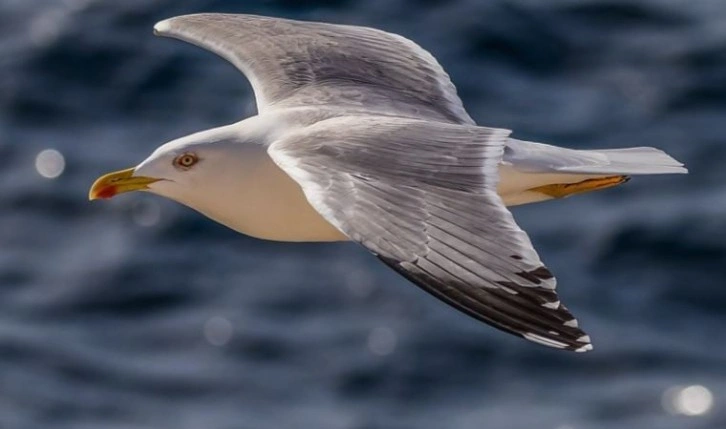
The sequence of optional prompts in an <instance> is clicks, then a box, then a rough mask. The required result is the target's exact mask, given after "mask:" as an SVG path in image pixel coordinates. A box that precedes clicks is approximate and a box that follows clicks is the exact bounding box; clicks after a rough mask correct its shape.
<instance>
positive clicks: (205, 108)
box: [0, 0, 726, 429]
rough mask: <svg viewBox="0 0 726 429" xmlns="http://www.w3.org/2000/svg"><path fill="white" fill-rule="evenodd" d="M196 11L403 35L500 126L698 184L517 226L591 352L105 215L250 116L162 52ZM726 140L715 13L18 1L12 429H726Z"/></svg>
mask: <svg viewBox="0 0 726 429" xmlns="http://www.w3.org/2000/svg"><path fill="white" fill-rule="evenodd" d="M201 11H225V12H247V13H259V14H269V15H275V16H285V17H292V18H305V19H316V20H325V21H335V22H342V23H355V24H362V25H370V26H376V27H380V28H383V29H386V30H390V31H394V32H398V33H401V34H403V35H405V36H407V37H409V38H412V39H414V40H416V41H417V42H419V43H420V44H421V45H423V46H424V47H426V48H427V49H429V50H430V51H431V52H432V53H433V54H434V55H435V56H437V58H439V59H440V61H441V63H442V64H443V65H444V67H445V68H446V69H447V70H448V71H449V73H450V74H451V76H452V78H453V80H454V82H455V83H456V85H457V87H458V89H459V93H460V95H461V97H462V99H463V100H464V103H465V105H466V106H467V108H468V110H469V112H470V113H471V115H472V117H474V118H475V119H476V120H477V121H478V122H479V123H481V124H485V125H490V126H498V127H506V128H511V129H514V130H516V131H515V135H516V136H518V137H520V138H525V139H534V140H538V141H544V142H550V143H556V144H559V145H563V146H569V147H580V148H595V147H623V146H641V145H651V146H656V147H659V148H662V149H665V150H667V151H668V152H669V153H671V154H672V155H674V156H675V157H676V158H678V159H680V160H681V161H683V162H685V163H686V164H687V166H688V167H689V168H690V170H691V174H690V175H688V176H664V177H649V178H638V180H633V181H631V182H630V183H629V184H628V185H627V186H625V187H621V188H618V189H614V190H608V191H604V192H601V193H598V194H591V195H587V196H580V197H575V198H572V199H569V200H565V201H558V202H551V203H544V204H540V205H534V206H529V207H523V208H517V209H516V210H515V216H516V217H517V219H518V220H519V222H520V224H521V225H522V226H523V227H524V228H525V229H526V230H528V231H529V233H530V236H531V237H532V239H533V241H534V243H535V245H536V246H537V248H538V249H539V251H540V254H541V255H542V256H543V259H544V260H545V261H546V262H547V263H548V265H549V266H550V268H551V269H552V270H553V271H554V272H555V273H556V274H557V275H558V277H559V280H560V282H559V284H560V287H559V290H560V295H561V297H562V299H563V300H564V301H565V302H566V303H567V305H568V307H569V308H570V309H571V310H572V311H573V312H574V313H575V314H576V315H577V316H578V317H579V319H580V322H581V323H582V325H583V326H584V327H585V328H586V329H587V331H588V332H589V333H590V335H591V336H592V337H593V340H594V344H595V351H594V352H592V353H588V354H584V355H581V354H578V355H575V354H568V353H563V352H558V351H553V350H549V349H545V348H542V347H538V346H536V345H533V344H531V343H528V342H525V341H522V340H520V339H517V338H514V337H510V336H507V335H505V334H502V333H500V332H498V331H495V330H493V329H490V328H488V327H486V326H484V325H481V324H479V323H477V322H475V321H474V320H472V319H469V318H467V317H465V316H463V315H460V314H459V313H456V312H455V311H453V310H451V309H450V308H448V307H446V306H444V305H442V304H440V303H439V302H438V301H436V300H435V299H433V298H432V297H429V296H428V295H426V294H425V293H423V292H421V291H420V290H418V289H417V288H415V287H413V286H412V285H410V284H408V283H407V282H406V281H405V280H404V279H402V278H399V277H398V276H397V275H395V274H394V273H392V272H390V271H388V270H387V269H386V268H385V267H384V266H382V265H381V264H379V263H378V262H377V261H376V260H375V258H373V257H371V256H369V255H368V254H367V253H366V252H365V251H364V250H363V249H362V248H358V247H356V246H354V245H351V244H333V245H330V244H326V245H323V244H280V243H269V242H262V241H258V240H254V239H251V238H247V237H244V236H241V235H238V234H236V233H233V232H232V231H230V230H227V229H225V228H223V227H221V226H218V225H215V224H213V223H212V222H211V221H208V220H207V219H205V218H203V217H202V216H200V215H198V214H196V213H194V212H192V211H191V210H189V209H186V208H183V207H181V206H178V205H176V204H174V203H171V202H168V201H164V200H162V199H161V198H158V197H155V196H152V195H139V194H136V195H128V196H123V197H120V198H118V199H115V200H111V201H110V202H103V203H89V202H88V201H86V193H87V190H88V187H89V185H90V183H91V182H92V181H93V180H94V179H95V178H96V177H97V176H98V175H100V174H101V173H105V172H107V171H111V170H116V169H120V168H125V167H129V166H133V165H135V164H136V163H137V162H138V161H140V160H141V159H143V158H144V157H146V155H147V154H148V153H150V152H151V151H152V150H153V149H154V148H155V147H156V146H158V145H159V144H161V143H162V142H164V141H167V140H170V139H172V138H175V137H179V136H181V135H184V134H187V133H189V132H191V131H195V130H199V129H203V128H209V127H212V126H216V125H221V124H225V123H230V122H233V121H236V120H238V119H240V118H241V117H243V116H248V115H250V114H252V113H253V112H254V104H253V100H252V98H251V92H250V88H249V86H248V83H247V82H246V81H245V80H244V79H243V78H242V77H241V76H240V75H238V73H237V72H236V71H235V69H234V68H233V67H232V66H230V65H228V64H227V63H225V62H223V61H222V60H220V59H217V58H216V57H215V56H213V55H212V54H209V53H207V52H204V51H202V50H199V49H197V48H194V47H192V46H189V45H186V44H184V43H182V42H177V41H172V40H165V39H159V38H155V37H153V36H152V35H151V27H152V26H153V24H154V23H155V22H156V21H158V20H160V19H163V18H167V17H170V16H174V15H178V14H182V13H191V12H201ZM725 128H726V3H724V2H723V1H721V0H712V1H708V0H695V1H680V0H662V1H656V0H649V1H644V0H643V1H641V0H637V1H636V0H633V1H627V0H619V1H616V0H547V1H539V0H511V1H504V0H481V1H476V0H459V1H443V0H365V1H364V0H358V1H354V0H325V1H319V2H315V3H310V2H298V1H294V0H286V1H282V0H281V1H273V0H268V1H263V0H255V1H252V0H246V1H241V0H240V1H232V0H228V1H222V0H217V1H213V0H190V1H181V0H158V1H152V0H123V1H121V0H119V1H111V0H2V1H0V429H35V428H74V429H76V428H79V429H80V428H93V429H96V428H101V429H117V428H118V429H120V428H124V429H127V428H134V429H137V428H138V429H141V428H143V429H147V428H148V429H151V428H153V429H166V428H169V429H187V428H190V429H191V428H195V429H196V428H200V429H228V428H229V429H232V428H274V429H286V428H311V429H328V428H330V429H333V428H336V429H337V428H350V429H369V428H371V429H372V428H392V429H399V428H401V429H402V428H417V429H419V428H420V429H428V428H432V429H433V428H447V429H448V428H472V429H473V428H502V429H518V428H523V429H595V428H634V429H639V428H674V429H675V428H677V429H683V428H687V429H688V428H714V429H718V428H724V427H726V314H725V313H724V310H725V309H726V281H725V279H726V265H725V264H726V180H725V179H726V168H724V165H726V145H724V142H723V139H724V137H723V134H724V132H723V131H724V129H725ZM46 149H54V150H57V151H58V152H59V153H60V154H62V156H63V157H64V163H65V168H64V169H63V171H62V174H60V175H59V176H58V177H57V178H55V179H49V178H45V177H42V175H41V174H39V172H44V173H45V174H46V175H53V172H52V171H51V172H50V173H49V172H48V171H49V169H50V170H52V167H53V165H52V164H53V162H52V161H53V159H54V158H53V156H52V154H51V155H48V152H45V154H46V155H44V156H41V157H40V161H38V162H40V165H39V166H37V167H36V162H37V160H38V158H37V157H38V155H39V153H41V152H42V151H44V150H46ZM55 173H56V174H57V173H58V171H56V172H55ZM693 385H702V386H703V387H702V388H691V389H690V390H685V391H683V390H678V388H677V387H674V386H693ZM669 389H670V390H669ZM705 389H708V390H705ZM694 392H695V393H694ZM699 392H700V396H699V394H698V393H699ZM708 392H710V394H711V395H712V398H711V401H710V407H709V406H708V405H709V401H708V395H707V393H708ZM704 395H705V397H704ZM679 401H680V402H679ZM689 401H690V402H689ZM679 404H680V405H679ZM684 404H685V405H684ZM679 407H680V408H679ZM684 407H685V408H684ZM694 407H695V408H694ZM699 407H700V410H701V411H703V410H704V409H706V408H709V409H708V410H707V411H706V412H705V413H703V414H700V415H696V416H686V415H683V413H686V414H688V412H689V411H688V410H691V411H690V412H691V414H694V412H693V410H698V408H699ZM678 410H680V413H679V412H678ZM684 410H685V411H684ZM695 414H699V413H698V412H696V413H695Z"/></svg>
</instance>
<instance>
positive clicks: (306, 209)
mask: <svg viewBox="0 0 726 429" xmlns="http://www.w3.org/2000/svg"><path fill="white" fill-rule="evenodd" d="M154 32H155V34H157V35H161V36H166V37H173V38H177V39H181V40H184V41H186V42H189V43H192V44H195V45H197V46H200V47H202V48H205V49H208V50H210V51H212V52H214V53H216V54H218V55H220V56H221V57H223V58H225V59H227V60H228V61H230V62H231V63H232V64H234V65H235V66H236V67H237V68H238V69H239V70H240V71H241V72H242V73H243V74H244V75H245V76H246V77H247V78H248V79H249V81H250V83H251V84H252V88H253V90H254V93H255V99H256V103H257V109H258V114H257V116H253V117H250V118H247V119H245V120H243V121H241V122H237V123H235V124H232V125H227V126H223V127H219V128H214V129H211V130H207V131H202V132H199V133H196V134H192V135H189V136H186V137H182V138H179V139H177V140H174V141H171V142H169V143H166V144H164V145H162V146H160V147H159V148H158V149H156V151H154V152H153V153H152V154H151V155H150V156H149V157H148V158H146V159H145V160H144V161H142V162H141V163H140V164H139V165H137V166H136V167H134V168H129V169H127V170H122V171H118V172H114V173H110V174H107V175H105V176H102V177H100V178H99V179H98V180H96V182H95V183H94V184H93V186H92V187H91V190H90V192H89V198H90V199H91V200H93V199H98V198H111V197H113V196H114V195H117V194H120V193H124V192H129V191H148V192H152V193H155V194H158V195H161V196H164V197H167V198H171V199H172V200H176V201H178V202H180V203H182V204H185V205H187V206H189V207H191V208H193V209H195V210H197V211H199V212H201V213H203V214H204V215H206V216H208V217H209V218H211V219H213V220H215V221H217V222H219V223H222V224H224V225H226V226H228V227H230V228H232V229H234V230H236V231H239V232H241V233H244V234H247V235H250V236H253V237H258V238H262V239H267V240H277V241H342V240H350V241H354V242H357V243H360V244H361V245H363V246H364V247H366V248H367V249H368V250H369V251H371V252H372V253H373V254H374V255H376V256H377V257H378V258H379V259H380V260H381V261H383V262H384V263H385V264H386V265H388V266H389V267H391V268H393V269H394V270H396V271H397V272H399V273H400V274H401V275H403V276H404V277H406V278H407V279H409V280H410V281H411V282H413V283H414V284H416V285H417V286H419V287H421V288H422V289H424V290H425V291H427V292H429V293H431V294H432V295H434V296H435V297H437V298H439V299H440V300H442V301H444V302H446V303H447V304H449V305H452V306H453V307H455V308H457V309H458V310H460V311H462V312H464V313H466V314H468V315H470V316H472V317H474V318H476V319H478V320H480V321H483V322H486V323H488V324H490V325H492V326H494V327H496V328H499V329H501V330H503V331H506V332H509V333H512V334H515V335H518V336H521V337H524V338H526V339H528V340H531V341H534V342H536V343H540V344H543V345H546V346H550V347H555V348H559V349H566V350H573V351H577V352H584V351H588V350H591V349H592V345H591V344H590V337H589V336H588V335H587V334H585V332H583V331H582V330H581V329H580V327H579V325H578V322H577V320H576V319H575V318H574V317H573V316H572V315H571V314H570V312H569V311H568V310H567V308H566V307H565V306H564V305H563V304H562V303H560V300H559V298H558V296H557V293H556V292H555V285H556V281H555V278H554V276H553V275H552V273H551V272H550V271H549V270H548V269H547V268H546V267H545V266H544V264H543V263H542V261H541V260H540V258H539V256H538V255H537V252H536V251H535V250H534V247H533V246H532V243H531V242H530V240H529V237H528V236H527V234H526V233H525V232H524V231H522V229H520V228H519V226H518V225H517V224H516V222H515V221H514V219H513V217H512V214H511V213H510V212H509V210H507V206H513V205H518V204H526V203H533V202H537V201H544V200H548V199H553V198H560V197H566V196H568V195H572V194H577V193H582V192H588V191H594V190H598V189H604V188H609V187H612V186H616V185H619V184H621V183H624V182H625V181H627V180H628V178H629V176H631V175H638V174H669V173H686V172H687V170H686V169H685V168H683V165H682V164H681V163H679V162H678V161H676V160H675V159H673V158H671V157H670V156H668V155H667V154H665V153H664V152H662V151H660V150H657V149H654V148H648V147H638V148H629V149H615V150H572V149H565V148H561V147H555V146H550V145H546V144H541V143H532V142H525V141H521V140H516V139H514V138H512V137H510V131H509V130H505V129H498V128H489V127H482V126H478V125H476V123H475V122H474V121H473V120H472V118H471V117H470V116H469V115H468V114H467V112H466V110H465V109H464V106H463V105H462V103H461V100H460V99H459V97H458V96H457V94H456V89H455V88H454V85H453V84H452V82H451V80H450V79H449V76H448V75H447V74H446V72H445V71H444V70H443V69H442V67H441V65H439V63H438V62H437V61H436V59H435V58H434V57H433V56H432V55H431V54H429V53H428V52H427V51H425V50H424V49H422V48H421V47H420V46H418V45H417V44H415V43H414V42H412V41H410V40H408V39H406V38H404V37H402V36H399V35H396V34H391V33H387V32H384V31H381V30H376V29H373V28H367V27H358V26H349V25H336V24H328V23H318V22H306V21H294V20H287V19H279V18H270V17H263V16H253V15H229V14H197V15H187V16H179V17H175V18H171V19H168V20H165V21H162V22H159V23H158V24H156V26H155V27H154Z"/></svg>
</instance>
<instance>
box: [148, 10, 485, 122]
mask: <svg viewBox="0 0 726 429" xmlns="http://www.w3.org/2000/svg"><path fill="white" fill-rule="evenodd" d="M154 31H155V33H156V34H158V35H162V36H168V37H174V38H177V39H181V40H184V41H187V42H190V43H193V44H195V45H198V46H200V47H202V48H205V49H208V50H210V51H212V52H215V53H216V54H218V55H220V56H222V57H224V58H225V59H227V60H228V61H230V62H231V63H232V64H234V65H235V66H236V67H237V68H238V69H239V70H240V71H242V73H244V74H245V75H246V76H247V78H248V79H249V80H250V83H251V84H252V88H253V89H254V91H255V97H256V99H257V108H258V110H259V111H260V112H262V111H264V110H265V109H269V108H272V107H273V106H280V107H282V106H284V107H295V106H311V105H334V106H336V107H337V108H339V109H346V110H349V111H362V110H368V111H378V112H380V113H386V114H392V113H394V114H396V115H397V116H409V117H423V118H429V119H433V120H438V121H445V122H453V123H464V124H473V121H472V119H471V118H470V117H469V115H468V114H467V113H466V111H465V110H464V107H463V105H462V103H461V100H460V99H459V97H458V96H457V95H456V89H455V88H454V85H453V84H452V83H451V80H450V79H449V76H448V75H447V74H446V72H444V70H443V69H442V68H441V66H440V65H439V63H438V62H437V61H436V59H434V57H433V56H431V54H429V53H428V52H426V51H425V50H423V49H422V48H421V47H419V46H418V45H416V44H415V43H413V42H412V41H410V40H408V39H406V38H404V37H401V36H398V35H395V34H391V33H386V32H384V31H380V30H375V29H372V28H366V27H355V26H348V25H335V24H325V23H317V22H305V21H293V20H287V19H279V18H269V17H261V16H253V15H226V14H198V15H186V16H179V17H176V18H171V19H168V20H166V21H162V22H159V23H158V24H156V26H155V27H154Z"/></svg>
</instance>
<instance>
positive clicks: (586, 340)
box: [577, 335, 590, 343]
mask: <svg viewBox="0 0 726 429" xmlns="http://www.w3.org/2000/svg"><path fill="white" fill-rule="evenodd" d="M577 342H578V343H589V342H590V336H589V335H583V336H581V337H580V338H578V339H577Z"/></svg>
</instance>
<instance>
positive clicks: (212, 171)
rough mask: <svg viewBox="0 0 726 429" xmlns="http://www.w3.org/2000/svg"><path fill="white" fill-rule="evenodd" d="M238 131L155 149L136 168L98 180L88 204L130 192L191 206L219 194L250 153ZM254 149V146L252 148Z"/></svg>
mask: <svg viewBox="0 0 726 429" xmlns="http://www.w3.org/2000/svg"><path fill="white" fill-rule="evenodd" d="M245 142H246V139H245V138H244V137H243V134H242V133H240V132H239V128H238V127H234V126H228V127H222V128H215V129H212V130H207V131H202V132H199V133H196V134H192V135H189V136H186V137H183V138H180V139H177V140H174V141H171V142H169V143H166V144H164V145H162V146H160V147H159V148H158V149H156V150H155V151H154V152H153V153H152V154H151V155H149V157H148V158H146V159H145V160H143V161H142V162H141V163H140V164H139V165H137V166H136V167H132V168H127V169H124V170H120V171H115V172H112V173H108V174H105V175H103V176H101V177H99V178H98V179H97V180H96V181H95V182H94V183H93V185H92V186H91V189H90V191H89V193H88V198H89V199H90V200H96V199H108V198H112V197H114V196H116V195H119V194H123V193H127V192H132V191H147V192H152V193H155V194H158V195H161V196H164V197H167V198H170V199H173V200H176V201H178V202H180V203H183V204H186V205H191V206H194V205H195V204H192V203H194V202H198V201H202V200H204V199H205V195H209V194H210V193H211V194H219V192H220V191H222V190H224V189H225V188H229V187H230V186H233V185H234V184H231V183H227V182H229V180H231V179H232V178H234V175H225V174H223V172H225V171H239V170H240V169H243V168H244V165H238V164H240V163H241V161H243V160H244V159H245V156H244V153H241V154H239V155H241V156H237V155H238V152H244V151H245V150H249V149H250V145H246V144H244V143H245ZM254 146H257V145H254Z"/></svg>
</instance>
